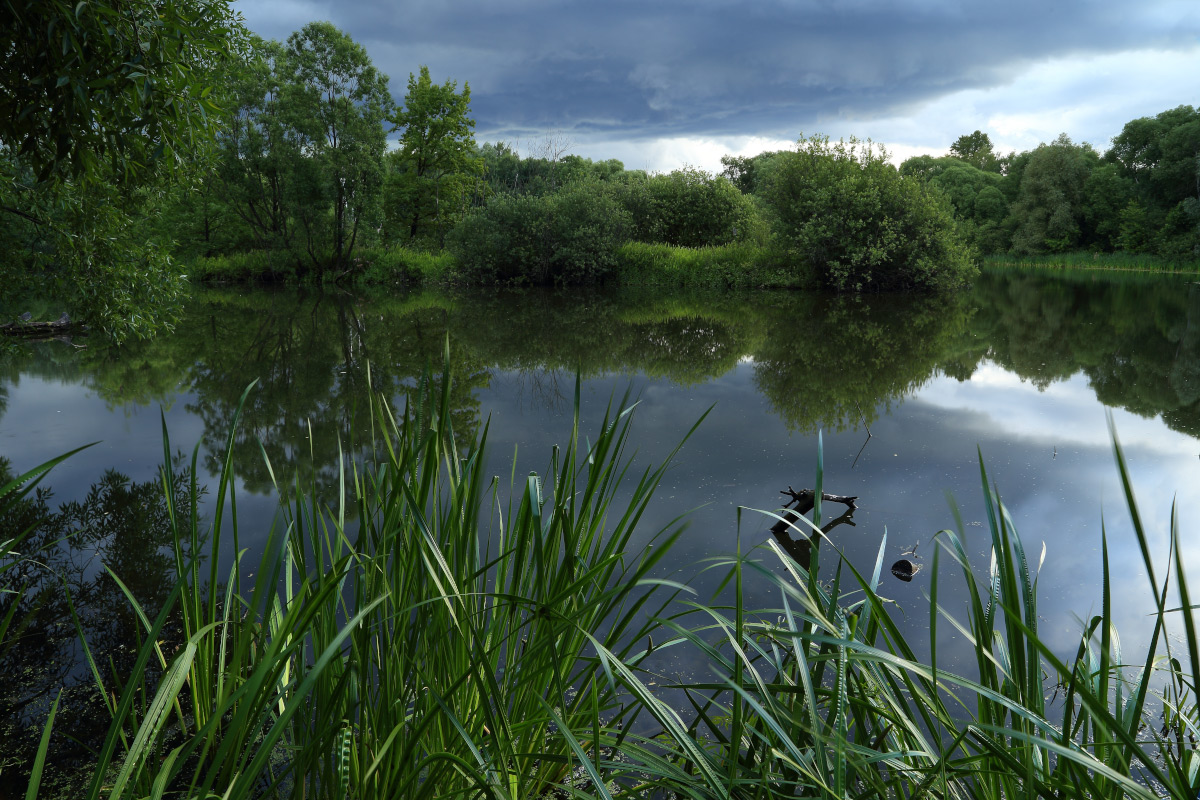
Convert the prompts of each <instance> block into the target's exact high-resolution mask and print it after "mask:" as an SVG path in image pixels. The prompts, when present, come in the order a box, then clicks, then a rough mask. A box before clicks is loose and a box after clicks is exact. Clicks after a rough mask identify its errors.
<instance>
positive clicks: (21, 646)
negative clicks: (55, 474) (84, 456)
mask: <svg viewBox="0 0 1200 800" xmlns="http://www.w3.org/2000/svg"><path fill="white" fill-rule="evenodd" d="M180 466H182V465H180ZM12 477H13V475H12V471H11V469H10V466H9V463H8V462H7V461H6V460H5V459H0V485H3V484H5V483H7V482H8V481H9V480H11V479H12ZM185 483H186V473H183V472H182V471H181V476H180V478H179V483H178V486H177V489H178V490H179V491H181V492H182V491H183V488H184V485H185ZM52 500H53V492H52V491H51V490H50V489H49V488H46V487H44V486H43V487H39V488H38V489H37V490H36V491H35V493H34V494H33V495H31V496H28V497H26V498H25V499H23V500H21V501H19V502H16V503H11V502H10V503H8V504H6V505H5V507H4V508H3V509H2V510H0V531H7V532H19V531H29V534H28V535H27V536H26V537H25V539H24V540H23V541H22V542H21V544H20V548H19V550H20V552H21V553H22V554H23V555H24V556H25V558H23V559H21V560H19V561H17V562H16V563H15V564H14V565H12V566H11V567H10V568H9V569H6V570H4V571H2V572H0V620H8V621H9V627H8V630H7V631H6V634H5V635H4V636H3V637H0V675H3V676H4V680H3V681H0V741H3V742H4V747H3V748H0V770H3V775H4V781H5V783H6V785H7V786H8V788H9V789H12V790H14V791H12V792H11V794H8V795H4V794H0V796H11V797H16V796H19V795H20V794H22V793H23V789H22V788H21V787H22V785H23V784H24V782H25V781H26V780H27V778H28V776H27V774H26V772H25V771H26V770H28V769H29V767H30V765H31V764H33V763H34V756H35V754H36V752H37V747H38V743H39V740H40V737H41V734H42V726H43V724H44V722H45V719H46V715H47V713H48V711H49V707H50V704H51V703H52V702H53V701H54V699H55V698H56V697H58V696H59V693H60V692H61V697H62V699H61V702H60V712H59V714H58V716H57V718H56V721H55V728H54V730H55V734H56V735H55V736H54V737H52V739H51V740H50V742H51V745H50V750H49V763H51V764H53V765H54V768H53V769H51V770H49V771H48V774H47V777H46V778H45V780H43V786H42V788H43V791H44V792H45V793H46V794H47V795H53V796H63V797H70V796H82V795H83V794H84V793H85V790H86V787H85V786H84V785H82V783H81V782H82V781H83V780H84V779H85V776H86V775H87V773H88V769H87V766H88V765H89V764H91V763H92V761H93V760H94V756H93V754H92V752H91V747H92V746H94V744H95V743H96V742H98V741H101V740H102V739H103V738H104V735H105V733H106V732H107V730H108V725H109V721H110V719H111V715H110V712H109V710H108V708H107V707H106V706H105V705H104V700H103V699H102V697H101V695H100V694H99V692H98V689H97V686H96V682H95V679H94V678H93V675H92V673H91V671H90V670H89V669H87V668H85V666H84V664H85V660H84V655H83V653H82V650H81V646H80V642H79V638H78V632H82V633H83V635H84V637H85V638H86V641H87V643H88V647H89V650H90V655H91V658H92V661H93V663H94V664H95V665H96V668H97V669H98V670H99V674H100V677H101V679H102V680H103V681H104V683H105V685H106V687H108V688H109V689H112V688H114V687H119V686H121V685H123V684H124V683H125V682H126V681H127V680H128V676H129V671H130V669H131V668H132V666H133V662H134V660H135V656H136V653H137V650H138V648H139V647H140V645H141V642H142V639H143V635H142V628H141V626H140V625H139V624H138V621H137V618H136V617H135V615H134V612H133V609H132V608H131V606H130V602H129V599H128V597H126V595H125V593H124V591H123V590H122V589H121V588H120V587H119V586H118V584H117V583H116V581H114V580H113V578H112V575H116V576H118V577H119V578H120V579H121V581H122V582H123V583H124V584H125V587H126V588H127V589H128V590H129V592H130V593H131V594H132V596H133V598H134V599H135V600H136V601H137V603H138V604H139V605H140V606H141V607H142V608H143V609H146V610H147V613H148V614H149V615H150V616H151V617H153V616H154V615H155V614H156V613H157V610H158V609H159V608H161V607H162V606H163V605H164V603H165V601H166V599H167V597H168V596H169V595H170V593H171V589H172V588H173V586H174V570H175V562H174V556H173V552H174V551H173V549H172V547H173V543H172V540H171V527H170V522H169V516H168V512H167V508H166V504H165V502H164V500H163V491H162V484H161V483H160V482H158V481H147V482H145V483H134V482H131V481H130V480H129V478H128V477H126V476H125V475H122V474H121V473H119V472H116V471H114V470H108V471H106V472H105V473H104V475H103V476H102V477H101V478H100V480H99V481H97V482H96V483H94V484H93V485H92V486H91V487H90V489H89V490H88V491H87V493H86V494H85V495H84V497H83V498H82V499H81V500H72V501H68V502H65V503H62V504H60V505H58V507H57V508H54V507H53V503H52ZM185 553H186V546H185ZM109 571H111V575H110V574H109ZM77 625H78V627H77ZM171 635H172V630H171V628H168V629H167V631H166V632H164V634H163V636H164V638H170V636H171Z"/></svg>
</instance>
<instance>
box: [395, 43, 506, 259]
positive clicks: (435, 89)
mask: <svg viewBox="0 0 1200 800" xmlns="http://www.w3.org/2000/svg"><path fill="white" fill-rule="evenodd" d="M470 111H471V86H470V84H468V83H464V84H463V88H462V91H461V92H459V91H458V84H457V83H456V82H454V81H451V80H449V79H447V80H446V82H445V83H443V84H441V85H440V86H439V85H437V84H435V83H434V82H433V79H432V78H430V76H429V67H426V66H422V67H421V72H420V76H419V77H418V76H416V75H412V74H410V75H409V77H408V93H407V94H406V95H405V96H404V107H403V108H401V109H400V110H399V111H397V112H396V114H395V115H394V116H393V117H392V121H393V122H394V123H395V126H396V127H395V130H398V131H402V133H401V135H400V148H399V150H398V151H397V153H396V155H395V156H394V163H395V172H394V173H393V174H394V180H393V182H392V188H391V192H390V194H391V198H390V200H389V202H390V204H391V205H392V208H391V209H389V211H390V212H391V214H392V215H393V218H394V219H395V220H396V221H397V222H401V221H403V222H406V223H407V225H408V238H409V239H416V238H417V237H418V236H419V235H420V234H421V233H422V222H423V221H425V220H430V221H431V222H432V224H433V226H434V231H435V233H436V236H437V238H438V240H439V243H440V240H441V239H442V238H443V237H444V235H445V231H446V218H447V217H452V216H455V214H456V212H457V216H461V215H462V214H463V213H464V212H465V210H466V208H465V203H464V202H463V201H464V198H465V197H466V195H467V194H469V193H470V191H471V189H472V188H473V185H474V183H475V182H476V181H477V178H478V176H480V175H481V174H482V171H483V160H482V159H481V158H480V157H479V156H478V154H477V152H476V147H475V135H474V132H473V131H474V128H475V120H473V119H471V117H470Z"/></svg>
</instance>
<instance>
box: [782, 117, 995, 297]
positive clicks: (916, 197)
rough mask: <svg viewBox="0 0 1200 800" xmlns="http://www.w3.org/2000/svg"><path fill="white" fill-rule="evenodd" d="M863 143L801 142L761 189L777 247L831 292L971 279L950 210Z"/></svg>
mask: <svg viewBox="0 0 1200 800" xmlns="http://www.w3.org/2000/svg"><path fill="white" fill-rule="evenodd" d="M886 156H887V154H886V153H885V152H884V151H883V150H882V149H881V148H880V149H876V148H875V147H874V146H872V145H871V143H870V142H867V143H865V144H864V143H861V142H858V141H856V140H851V141H849V142H844V141H841V142H837V143H836V144H834V143H830V141H829V140H828V139H827V138H823V137H814V138H811V139H803V140H801V141H800V143H799V146H798V147H797V149H796V151H795V152H791V153H787V154H784V155H781V156H779V157H778V158H777V159H776V160H775V163H774V164H773V167H774V169H772V170H771V172H770V173H769V175H768V176H766V179H765V181H764V183H765V185H763V186H762V188H761V189H760V191H761V193H762V196H763V197H764V198H765V199H766V201H767V203H768V205H769V206H770V208H771V210H772V212H773V214H774V216H775V217H776V219H777V230H778V236H779V237H780V246H781V247H782V248H784V249H785V250H786V252H787V253H788V255H789V256H791V257H792V258H793V259H794V260H796V261H798V262H799V263H801V264H804V265H805V266H806V267H808V268H809V269H811V270H812V271H814V272H815V275H816V279H817V280H818V281H819V282H820V283H821V285H823V286H827V287H829V288H832V289H835V290H837V291H854V292H861V291H879V290H886V291H890V290H911V289H955V288H959V287H961V286H962V285H963V284H964V283H966V282H967V281H968V280H970V279H971V277H973V275H974V274H975V267H974V264H973V263H972V258H971V252H970V250H969V249H968V248H967V247H966V246H965V244H964V243H963V242H962V241H961V240H960V239H959V238H958V235H957V231H956V229H955V225H954V221H953V219H952V216H951V211H950V208H949V204H948V203H947V202H946V200H945V198H944V197H943V196H942V195H941V194H940V193H937V192H933V191H930V190H929V189H928V188H927V187H926V186H925V184H923V183H922V182H920V181H918V180H915V179H913V178H909V177H906V176H903V175H901V174H900V173H899V172H898V171H897V170H896V168H895V167H894V166H892V165H891V164H889V163H888V162H887V160H886Z"/></svg>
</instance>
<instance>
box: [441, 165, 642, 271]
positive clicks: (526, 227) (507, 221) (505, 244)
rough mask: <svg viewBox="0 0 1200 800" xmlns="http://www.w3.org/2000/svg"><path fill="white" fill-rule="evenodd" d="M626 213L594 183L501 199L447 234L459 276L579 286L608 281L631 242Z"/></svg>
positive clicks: (607, 192) (503, 196) (582, 183)
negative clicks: (622, 248) (619, 254)
mask: <svg viewBox="0 0 1200 800" xmlns="http://www.w3.org/2000/svg"><path fill="white" fill-rule="evenodd" d="M629 230H630V218H629V213H628V212H627V211H626V210H625V209H624V208H622V207H621V205H620V204H619V203H618V202H617V201H616V200H615V199H614V198H613V197H612V195H611V192H610V191H609V190H608V189H607V188H606V187H605V186H604V185H603V184H601V183H599V182H598V181H582V182H579V183H575V184H572V185H570V186H567V187H566V188H564V189H562V190H560V191H558V192H555V193H553V194H547V195H542V196H536V197H535V196H513V195H501V196H498V197H495V198H493V199H492V200H491V201H490V202H489V203H488V204H487V205H486V206H484V207H483V208H480V209H478V210H477V211H475V212H473V213H472V214H471V215H469V216H468V217H467V218H466V219H465V220H463V221H462V222H461V223H460V224H459V225H458V227H456V228H455V229H454V230H453V231H451V232H450V235H449V236H448V237H447V241H446V246H447V248H448V249H449V250H450V252H451V253H452V254H453V255H454V256H455V257H456V258H457V259H458V261H459V263H460V265H461V273H462V275H463V276H464V277H466V278H468V279H470V280H474V281H481V282H485V283H490V282H501V283H532V284H539V285H542V284H551V283H554V284H579V283H595V282H598V281H601V280H603V279H604V278H605V277H607V276H608V275H609V274H610V273H611V272H612V270H613V268H614V267H615V266H616V264H617V248H618V247H620V246H621V244H622V243H624V242H625V241H626V240H627V239H628V238H629Z"/></svg>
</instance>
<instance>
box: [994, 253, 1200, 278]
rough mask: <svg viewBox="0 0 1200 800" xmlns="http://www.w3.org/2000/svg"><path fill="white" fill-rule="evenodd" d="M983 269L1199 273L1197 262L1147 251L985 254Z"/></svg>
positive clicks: (1199, 265)
mask: <svg viewBox="0 0 1200 800" xmlns="http://www.w3.org/2000/svg"><path fill="white" fill-rule="evenodd" d="M981 266H983V267H985V268H1019V269H1031V268H1032V269H1038V268H1042V269H1078V270H1096V271H1112V270H1118V271H1134V272H1154V273H1162V272H1179V273H1188V274H1190V273H1195V272H1200V261H1198V260H1191V261H1177V260H1174V259H1164V258H1160V257H1159V256H1154V255H1150V254H1147V253H1123V252H1122V253H1089V252H1076V253H1047V254H1044V255H1038V256H1013V255H1007V254H998V255H988V256H984V257H983V259H982V260H981Z"/></svg>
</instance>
